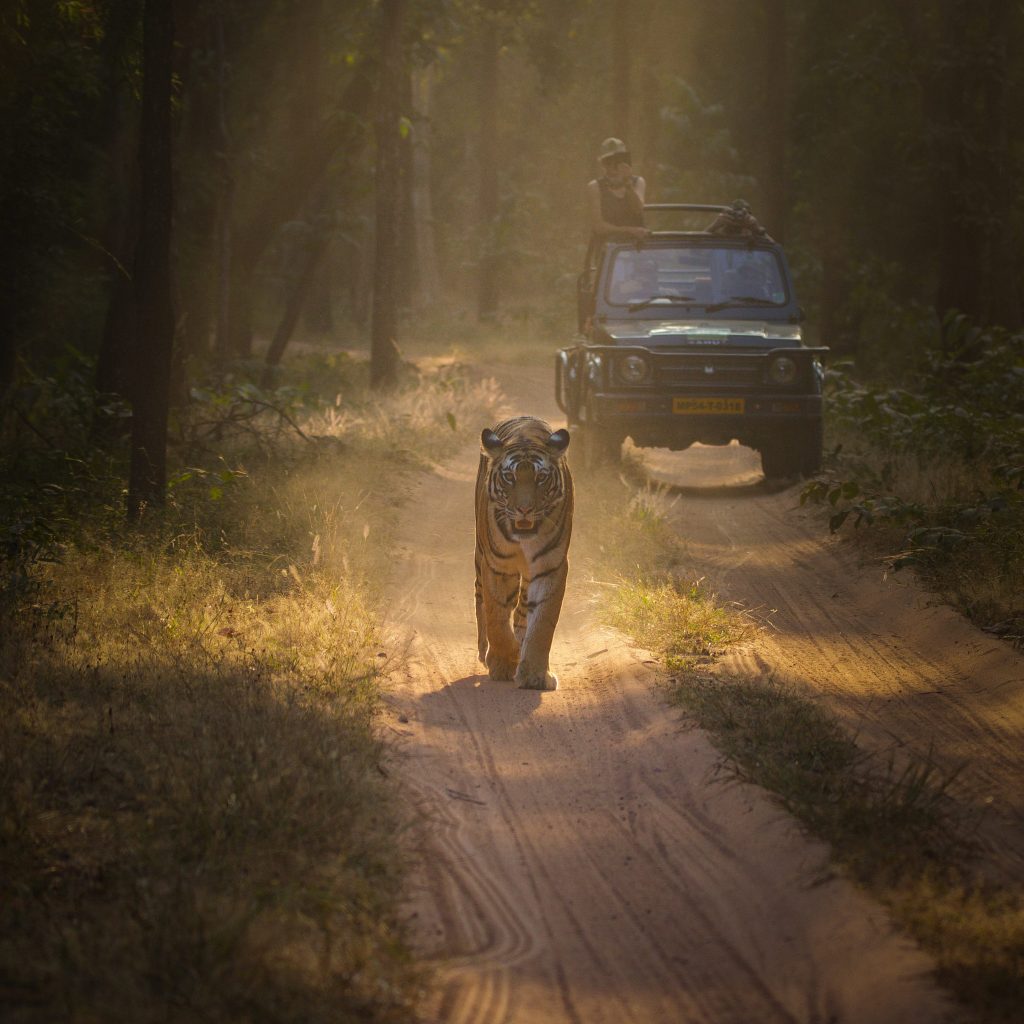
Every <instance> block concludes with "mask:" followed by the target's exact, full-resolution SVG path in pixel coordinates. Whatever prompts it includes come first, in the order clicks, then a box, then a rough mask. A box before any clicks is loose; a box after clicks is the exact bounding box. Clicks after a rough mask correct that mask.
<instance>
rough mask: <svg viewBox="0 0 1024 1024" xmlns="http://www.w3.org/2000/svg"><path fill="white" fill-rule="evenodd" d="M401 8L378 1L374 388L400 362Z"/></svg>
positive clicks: (401, 3)
mask: <svg viewBox="0 0 1024 1024" xmlns="http://www.w3.org/2000/svg"><path fill="white" fill-rule="evenodd" d="M404 9H405V0H381V23H380V30H381V36H380V40H381V45H380V53H381V68H380V85H379V87H378V95H377V112H376V117H375V123H374V127H375V134H376V139H377V168H376V176H375V180H374V203H375V208H376V221H377V231H376V234H377V249H376V255H375V259H374V269H373V319H372V323H371V327H370V383H371V384H372V385H373V386H374V387H387V386H389V385H392V384H394V383H395V381H396V380H397V378H398V365H399V358H400V357H399V352H398V345H397V344H396V340H395V339H396V335H397V333H398V310H397V308H396V306H397V302H398V294H397V284H398V270H399V254H398V244H399V240H398V221H399V206H400V202H401V195H402V181H401V153H400V143H401V134H400V131H399V118H400V116H401V105H400V100H401V89H402V64H403V61H402V20H403V14H404Z"/></svg>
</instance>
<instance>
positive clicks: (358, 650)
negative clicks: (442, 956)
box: [0, 377, 493, 1022]
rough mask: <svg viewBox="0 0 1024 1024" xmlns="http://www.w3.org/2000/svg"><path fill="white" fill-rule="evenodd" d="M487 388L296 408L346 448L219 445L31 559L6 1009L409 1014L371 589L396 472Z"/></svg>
mask: <svg viewBox="0 0 1024 1024" xmlns="http://www.w3.org/2000/svg"><path fill="white" fill-rule="evenodd" d="M492 400H493V390H492V389H490V388H488V387H486V386H484V387H480V386H477V385H468V384H467V385H466V386H465V387H463V385H462V384H453V383H452V380H451V378H450V377H448V378H445V379H443V380H442V379H432V380H426V381H422V382H420V384H419V385H418V386H410V387H408V388H406V389H404V390H403V392H402V393H400V394H398V395H395V396H392V397H391V398H389V400H388V408H387V413H386V414H383V415H380V414H376V413H372V412H371V411H370V410H371V403H370V401H369V400H367V401H366V409H367V411H366V413H365V414H363V415H359V416H356V415H354V414H350V415H348V416H347V418H346V419H344V420H342V419H341V418H340V416H339V417H338V418H335V419H333V420H332V421H331V422H330V423H326V424H324V423H320V424H309V423H304V424H303V426H304V427H305V428H306V430H307V432H311V433H312V432H316V430H314V429H313V428H314V427H316V426H319V427H321V428H322V432H323V433H325V434H326V433H329V432H334V436H339V437H341V438H342V439H343V441H344V447H342V446H340V445H334V444H323V443H316V444H310V443H305V442H301V441H300V440H298V439H297V435H296V438H295V439H293V440H287V441H285V440H282V441H281V443H280V447H279V452H280V457H277V456H274V457H270V458H268V457H267V456H266V448H265V446H264V447H263V448H262V449H261V450H262V451H263V454H262V455H260V456H258V457H257V456H255V455H253V454H252V452H250V453H249V454H248V455H247V454H246V453H245V452H244V451H243V450H242V449H234V450H230V449H229V450H225V452H224V456H225V458H226V460H227V462H228V464H230V465H231V466H232V467H233V468H234V469H235V471H236V472H235V473H234V474H233V475H231V476H230V478H229V480H228V481H227V482H225V481H221V480H220V479H219V478H218V482H217V486H216V487H215V488H212V489H211V488H210V487H209V479H208V478H206V477H204V476H202V475H201V474H200V475H196V476H194V477H193V478H192V479H191V480H189V481H188V482H186V483H183V484H182V485H181V486H180V487H179V488H177V489H176V491H175V504H174V506H173V507H172V508H171V509H170V510H169V511H168V513H167V514H166V515H165V516H163V517H160V516H153V517H151V521H150V522H149V523H148V524H147V525H146V527H145V529H144V530H143V531H141V532H140V533H138V534H135V535H133V536H130V537H128V536H125V535H124V534H123V532H122V531H120V530H116V529H111V528H110V526H109V522H108V519H107V517H106V516H105V515H104V514H102V513H97V515H96V516H95V518H94V520H93V521H92V522H91V525H87V526H86V527H85V528H83V529H81V530H80V531H79V532H78V533H77V535H76V538H75V540H74V542H72V541H71V540H70V539H67V540H65V541H64V543H63V544H62V545H61V547H60V559H59V561H58V562H56V563H48V564H34V565H32V566H30V572H31V579H30V580H29V581H28V583H29V584H30V585H29V586H24V587H22V588H21V593H22V597H21V600H20V601H19V602H18V603H17V604H16V605H14V604H10V603H8V604H7V605H6V606H5V608H4V614H5V620H4V621H3V623H2V624H0V1015H2V1016H3V1017H4V1019H5V1020H12V1021H25V1022H37V1021H38V1022H43V1021H46V1022H48V1021H52V1020H82V1021H94V1020H95V1021H100V1020H118V1021H132V1022H134V1021H167V1020H197V1019H203V1020H208V1021H232V1022H233V1021H268V1022H269V1021H295V1022H300V1021H301V1022H315V1021H325V1022H326V1021H338V1020H373V1021H404V1020H409V1019H411V1018H412V1016H413V1008H414V1005H415V1001H416V999H417V995H418V992H419V988H420V984H421V980H422V979H421V976H420V973H419V971H418V970H417V969H416V967H415V965H414V964H413V963H412V962H411V959H410V956H409V953H408V951H407V949H406V946H405V943H404V936H403V932H402V929H401V927H400V926H399V924H398V923H397V918H396V905H397V903H396V901H397V899H398V897H399V894H400V892H401V886H402V883H403V875H404V869H405V859H406V854H407V847H406V843H405V840H404V838H403V837H404V835H405V829H406V826H407V822H406V820H405V818H404V813H405V812H403V811H402V810H400V808H399V806H398V803H397V800H396V797H395V792H394V789H393V786H392V783H391V782H390V781H389V778H388V767H387V750H386V749H385V747H384V746H383V745H382V743H381V741H380V739H379V738H378V736H377V735H376V733H375V729H374V719H375V713H376V710H377V689H376V679H377V675H378V672H379V670H380V668H381V667H382V666H383V665H384V664H385V663H386V660H387V659H386V658H385V657H382V655H384V654H386V653H387V652H386V650H385V648H384V647H382V646H380V638H379V636H378V632H377V619H378V615H377V610H376V608H375V606H374V595H375V593H376V592H377V590H378V587H379V584H380V582H381V580H382V578H383V575H384V573H385V572H386V571H387V536H388V531H389V529H390V523H391V519H392V517H393V516H394V515H395V511H394V507H395V504H396V502H397V501H398V500H400V495H401V492H402V488H403V481H404V479H405V477H406V475H407V474H408V473H409V472H411V470H412V467H414V466H415V465H417V464H418V463H420V462H423V461H425V460H428V459H432V458H438V457H441V456H443V455H444V454H445V452H446V451H447V450H450V449H451V447H453V446H455V445H458V444H461V443H464V441H465V438H466V436H467V431H468V429H469V427H468V426H467V425H465V424H463V423H461V422H458V421H457V422H456V424H455V428H454V429H453V427H452V425H451V424H450V423H449V421H448V418H447V415H446V413H447V412H448V411H450V410H451V409H452V408H455V409H457V410H459V411H465V410H467V409H470V408H473V404H472V403H473V402H479V407H480V409H486V410H487V413H486V415H484V416H483V418H484V419H487V418H489V417H490V415H492V414H493V410H492V409H491V407H490V403H491V402H492ZM473 427H474V429H475V424H474V425H473ZM212 495H215V496H212ZM82 512H83V514H85V515H86V517H87V518H88V510H87V509H83V510H82Z"/></svg>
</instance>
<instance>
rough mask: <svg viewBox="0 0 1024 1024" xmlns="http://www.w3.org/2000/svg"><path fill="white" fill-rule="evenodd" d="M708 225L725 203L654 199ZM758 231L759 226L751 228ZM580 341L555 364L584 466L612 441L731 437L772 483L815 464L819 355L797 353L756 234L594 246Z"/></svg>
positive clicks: (793, 327) (779, 269) (784, 286)
mask: <svg viewBox="0 0 1024 1024" xmlns="http://www.w3.org/2000/svg"><path fill="white" fill-rule="evenodd" d="M646 209H647V210H649V211H671V212H672V215H673V217H675V216H676V215H677V214H680V213H684V214H688V215H692V214H694V213H696V214H698V215H700V216H702V217H703V219H704V220H705V221H707V220H708V218H709V217H714V216H715V215H717V214H725V215H726V216H727V217H728V216H729V215H730V214H731V212H732V208H730V207H725V206H696V205H692V204H685V205H683V204H672V205H666V204H657V205H650V206H648V207H646ZM755 223H756V222H755ZM578 299H579V328H578V330H579V333H578V334H577V337H576V341H575V344H574V345H573V346H572V347H571V348H564V349H561V350H560V351H559V352H558V354H557V357H556V364H555V373H556V377H555V395H556V398H557V401H558V404H559V407H560V408H561V409H562V411H563V412H564V413H565V414H566V417H567V418H568V421H569V427H570V428H575V430H576V432H577V437H578V441H577V443H578V445H579V447H580V448H581V449H582V458H583V462H584V464H585V465H588V466H592V465H594V464H596V463H598V462H601V461H605V460H609V459H613V458H614V459H618V457H619V453H620V449H621V445H622V441H623V440H624V439H625V438H626V437H631V438H632V439H633V443H634V444H636V445H639V446H641V447H644V446H646V447H665V448H671V449H674V450H677V451H679V450H682V449H684V448H688V447H689V446H690V445H691V444H693V443H694V442H695V441H700V442H701V443H703V444H714V445H724V444H728V443H729V442H730V441H732V440H734V439H735V440H737V441H739V443H740V444H744V445H747V446H748V447H750V448H754V449H756V450H757V451H758V452H760V453H761V466H762V468H763V470H764V474H765V476H766V477H769V478H779V477H792V476H796V475H798V474H801V473H802V474H805V475H808V474H812V473H815V472H817V471H818V469H819V468H820V466H821V455H822V428H821V405H822V402H821V392H822V378H823V370H822V359H823V358H824V356H825V353H826V352H827V351H828V349H827V348H811V347H808V346H806V345H804V343H803V340H802V338H801V332H800V324H801V321H802V320H803V311H802V310H801V308H800V307H799V306H798V305H797V302H796V296H795V294H794V292H793V282H792V280H791V277H790V273H789V267H788V265H787V263H786V257H785V254H784V253H783V251H782V247H781V246H780V245H779V244H778V243H776V242H774V241H772V239H771V238H769V237H767V236H766V235H764V234H763V233H762V234H760V235H758V234H751V233H747V234H736V235H728V234H725V235H723V234H713V233H710V232H709V231H707V230H702V231H699V230H695V231H681V230H655V231H653V232H652V233H651V234H650V235H649V236H648V238H646V239H645V240H644V241H642V242H633V241H617V240H608V241H605V242H604V243H602V244H600V245H598V246H592V247H591V249H590V251H589V252H588V254H587V260H586V265H585V267H584V270H583V273H582V275H581V276H580V279H579V292H578Z"/></svg>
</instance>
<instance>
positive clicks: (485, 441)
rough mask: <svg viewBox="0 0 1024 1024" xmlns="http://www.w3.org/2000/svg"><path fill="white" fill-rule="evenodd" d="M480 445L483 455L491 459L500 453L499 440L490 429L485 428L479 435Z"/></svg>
mask: <svg viewBox="0 0 1024 1024" xmlns="http://www.w3.org/2000/svg"><path fill="white" fill-rule="evenodd" d="M480 444H481V446H482V447H483V450H484V452H485V454H487V455H490V456H491V457H492V458H493V457H494V456H495V455H497V454H498V453H499V452H500V451H501V438H500V437H498V435H497V434H496V433H495V432H494V431H493V430H491V429H489V428H487V427H485V428H484V431H483V433H482V434H481V435H480Z"/></svg>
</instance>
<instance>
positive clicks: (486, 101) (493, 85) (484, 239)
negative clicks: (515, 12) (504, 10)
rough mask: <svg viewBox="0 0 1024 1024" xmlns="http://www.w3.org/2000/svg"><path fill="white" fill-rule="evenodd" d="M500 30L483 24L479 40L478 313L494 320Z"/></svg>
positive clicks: (496, 300) (496, 265)
mask: <svg viewBox="0 0 1024 1024" xmlns="http://www.w3.org/2000/svg"><path fill="white" fill-rule="evenodd" d="M498 59H499V40H498V29H497V26H496V25H494V23H493V22H491V21H487V22H486V23H485V24H484V26H483V31H482V36H481V41H480V80H479V93H478V98H479V104H480V109H479V118H480V281H479V293H478V295H477V316H478V318H479V319H480V320H491V319H493V318H494V317H495V316H496V315H497V313H498V275H499V272H500V254H499V246H498V212H499V211H498Z"/></svg>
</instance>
